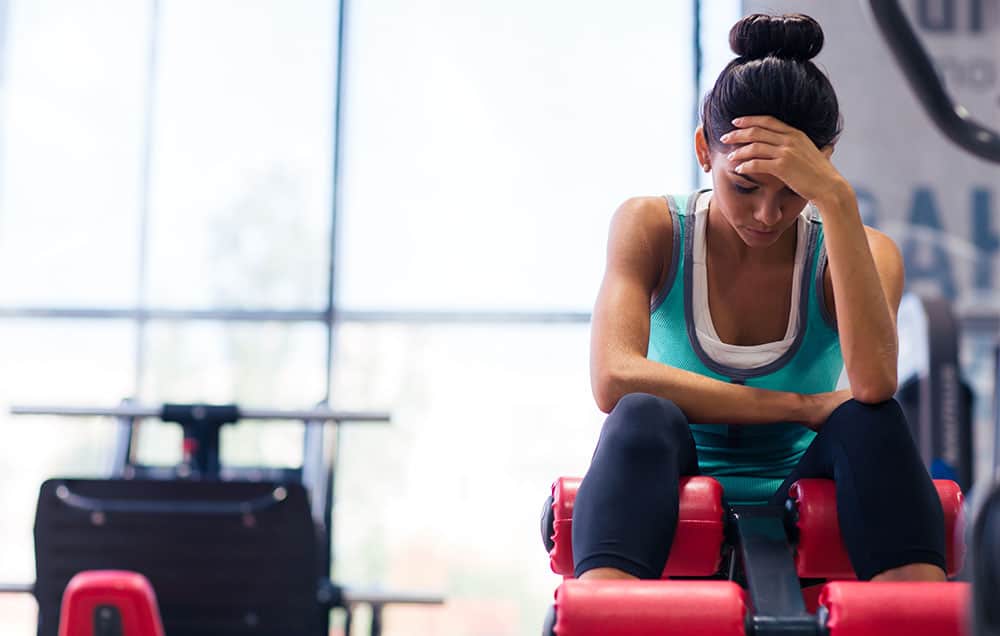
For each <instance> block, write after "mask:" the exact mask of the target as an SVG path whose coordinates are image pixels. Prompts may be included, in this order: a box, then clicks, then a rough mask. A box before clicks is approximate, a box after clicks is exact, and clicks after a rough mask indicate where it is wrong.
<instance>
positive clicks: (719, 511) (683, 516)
mask: <svg viewBox="0 0 1000 636" xmlns="http://www.w3.org/2000/svg"><path fill="white" fill-rule="evenodd" d="M580 481H581V480H580V479H579V478H574V477H560V478H559V479H558V480H556V481H555V483H553V484H552V500H553V502H552V512H553V516H554V520H553V524H552V529H553V533H552V540H553V542H554V543H555V547H553V548H552V550H551V551H550V552H549V564H550V566H551V567H552V571H553V572H555V573H556V574H561V575H563V576H564V577H567V578H569V577H572V576H573V541H572V537H573V532H572V530H573V502H574V501H575V500H576V491H577V488H579V486H580ZM680 490H681V493H680V517H679V519H678V523H677V532H676V533H675V534H674V543H673V546H672V547H671V549H670V558H669V559H668V560H667V565H666V567H665V568H664V569H663V578H667V577H668V576H709V575H712V574H715V572H717V571H718V569H719V564H720V563H721V562H722V550H721V548H722V540H723V525H724V524H723V521H724V518H725V510H724V509H723V507H722V485H721V484H719V482H718V481H716V480H715V479H712V478H711V477H682V478H681V481H680Z"/></svg>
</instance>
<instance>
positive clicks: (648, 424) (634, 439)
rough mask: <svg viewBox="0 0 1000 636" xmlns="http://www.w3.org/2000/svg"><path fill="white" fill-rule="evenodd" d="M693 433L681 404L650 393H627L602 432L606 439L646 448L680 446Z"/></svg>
mask: <svg viewBox="0 0 1000 636" xmlns="http://www.w3.org/2000/svg"><path fill="white" fill-rule="evenodd" d="M689 436H690V430H689V428H688V421H687V418H686V417H685V416H684V413H683V412H682V411H681V410H680V408H679V407H678V406H677V405H676V404H674V403H673V402H671V401H670V400H667V399H665V398H661V397H658V396H655V395H650V394H648V393H629V394H628V395H625V396H623V397H622V398H621V399H620V400H619V401H618V404H617V405H615V408H613V409H612V410H611V413H610V414H608V418H607V420H605V422H604V430H603V431H602V432H601V439H602V443H613V444H616V445H619V446H622V447H624V448H625V449H626V450H629V451H642V452H645V451H649V450H651V449H666V448H670V447H672V446H676V445H678V444H680V443H682V442H683V441H684V440H686V439H687V438H688V437H689Z"/></svg>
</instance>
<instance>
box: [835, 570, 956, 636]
mask: <svg viewBox="0 0 1000 636" xmlns="http://www.w3.org/2000/svg"><path fill="white" fill-rule="evenodd" d="M969 594H970V590H969V584H968V583H861V582H857V581H837V582H834V583H828V584H827V585H826V586H824V588H823V592H822V593H821V594H820V597H819V604H820V605H821V606H823V607H825V608H826V609H827V611H828V612H829V618H828V619H827V623H826V626H827V633H828V634H829V636H897V635H898V636H961V635H963V634H967V633H969V630H968V626H967V623H966V614H967V612H968V603H969Z"/></svg>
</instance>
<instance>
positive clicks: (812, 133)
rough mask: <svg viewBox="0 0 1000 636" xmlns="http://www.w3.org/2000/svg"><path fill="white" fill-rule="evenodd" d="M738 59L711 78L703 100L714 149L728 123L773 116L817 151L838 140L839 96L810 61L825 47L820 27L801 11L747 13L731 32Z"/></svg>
mask: <svg viewBox="0 0 1000 636" xmlns="http://www.w3.org/2000/svg"><path fill="white" fill-rule="evenodd" d="M729 46H730V48H732V50H733V52H734V53H736V55H737V56H738V57H736V58H735V59H734V60H732V61H731V62H730V63H729V64H728V65H727V66H726V68H724V69H723V70H722V72H721V73H720V74H719V77H718V79H716V80H715V86H713V87H712V90H710V91H709V92H708V94H707V95H705V100H704V102H702V111H701V117H702V124H703V125H704V130H705V138H706V140H707V141H708V143H709V146H710V147H712V148H717V147H719V146H720V145H721V144H720V143H719V137H720V136H722V135H723V134H725V133H727V132H729V131H731V130H733V128H734V127H733V125H732V120H733V119H735V118H737V117H741V116H746V115H771V116H773V117H776V118H777V119H780V120H781V121H783V122H785V123H786V124H788V125H790V126H794V127H795V128H798V129H799V130H801V131H802V132H804V133H805V134H806V135H807V136H808V137H809V139H811V140H812V142H813V143H814V144H816V147H817V148H822V147H824V146H827V145H829V144H831V143H833V142H834V141H836V140H837V137H838V136H839V135H840V131H841V128H842V125H843V123H842V119H841V116H840V108H839V106H838V104H837V95H836V93H835V92H834V90H833V86H832V85H831V84H830V80H829V79H828V78H827V76H826V75H825V74H824V73H823V72H822V71H821V70H819V68H817V67H816V65H815V64H813V62H812V61H811V60H812V58H814V57H815V56H816V55H817V54H818V53H819V52H820V50H821V49H822V48H823V29H822V28H821V27H820V26H819V23H818V22H816V20H814V19H812V18H811V17H809V16H807V15H803V14H800V13H797V14H792V15H781V16H771V15H765V14H760V13H755V14H753V15H748V16H746V17H745V18H743V19H742V20H740V21H739V22H737V23H736V24H735V25H733V28H732V29H731V30H730V31H729Z"/></svg>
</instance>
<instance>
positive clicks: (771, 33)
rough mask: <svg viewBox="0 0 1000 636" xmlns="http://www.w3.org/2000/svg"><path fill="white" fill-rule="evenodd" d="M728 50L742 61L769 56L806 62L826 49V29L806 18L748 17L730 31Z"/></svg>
mask: <svg viewBox="0 0 1000 636" xmlns="http://www.w3.org/2000/svg"><path fill="white" fill-rule="evenodd" d="M729 46H730V48H732V49H733V52H734V53H736V54H737V55H739V56H740V57H743V58H746V59H749V60H753V59H761V58H765V57H768V56H774V57H778V58H786V59H793V60H799V61H802V62H805V61H806V60H811V59H812V58H814V57H816V55H817V54H818V53H819V52H820V50H821V49H822V48H823V29H822V28H821V27H820V26H819V23H818V22H816V20H813V19H812V18H810V17H809V16H807V15H804V14H801V13H794V14H790V15H766V14H763V13H754V14H752V15H748V16H746V17H745V18H743V19H742V20H740V21H739V22H737V23H736V24H734V25H733V28H732V29H731V30H730V31H729Z"/></svg>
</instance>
